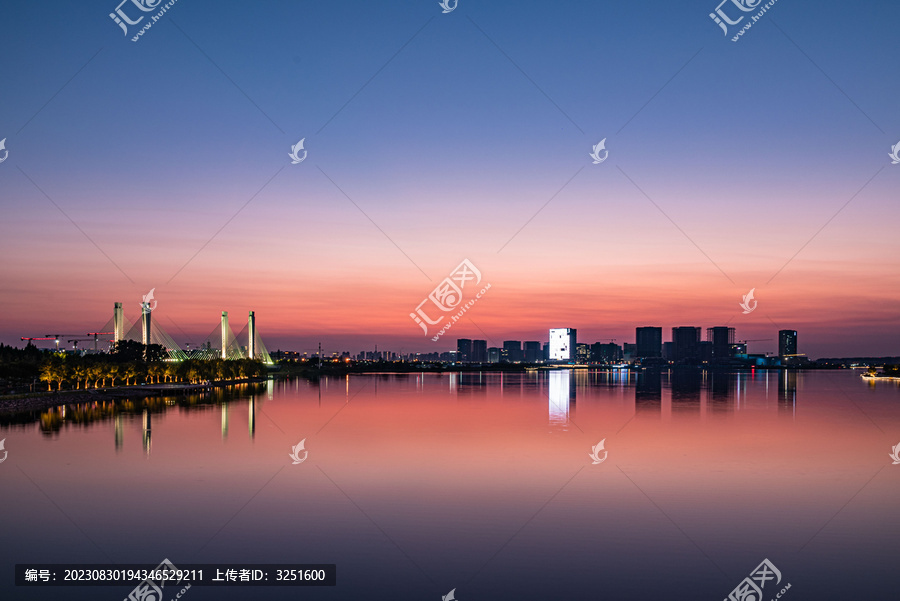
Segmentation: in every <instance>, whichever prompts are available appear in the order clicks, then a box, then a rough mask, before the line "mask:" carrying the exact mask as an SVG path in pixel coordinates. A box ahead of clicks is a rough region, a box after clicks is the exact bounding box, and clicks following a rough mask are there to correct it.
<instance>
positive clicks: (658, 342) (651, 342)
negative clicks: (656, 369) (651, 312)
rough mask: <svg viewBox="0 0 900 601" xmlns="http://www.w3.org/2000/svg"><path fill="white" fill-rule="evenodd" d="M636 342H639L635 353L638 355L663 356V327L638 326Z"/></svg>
mask: <svg viewBox="0 0 900 601" xmlns="http://www.w3.org/2000/svg"><path fill="white" fill-rule="evenodd" d="M635 343H636V344H637V352H636V353H635V355H636V356H637V357H639V358H641V359H646V358H649V357H662V328H658V327H656V326H644V327H643V328H636V329H635Z"/></svg>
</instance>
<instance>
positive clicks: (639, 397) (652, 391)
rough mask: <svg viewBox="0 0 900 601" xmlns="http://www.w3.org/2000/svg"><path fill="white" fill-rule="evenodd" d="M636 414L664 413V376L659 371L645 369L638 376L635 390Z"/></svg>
mask: <svg viewBox="0 0 900 601" xmlns="http://www.w3.org/2000/svg"><path fill="white" fill-rule="evenodd" d="M634 411H635V413H642V414H647V415H650V414H653V415H660V414H661V413H662V374H661V373H660V371H659V370H658V369H645V370H642V371H641V372H639V373H638V374H637V379H636V382H635V389H634Z"/></svg>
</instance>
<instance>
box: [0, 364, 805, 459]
mask: <svg viewBox="0 0 900 601" xmlns="http://www.w3.org/2000/svg"><path fill="white" fill-rule="evenodd" d="M802 377H803V374H802V373H798V372H796V371H778V372H775V371H772V372H737V373H735V372H725V371H721V372H718V371H715V372H704V371H703V370H700V369H669V370H660V369H647V370H643V371H637V372H630V371H628V370H609V371H604V370H594V371H592V370H587V369H556V370H540V371H532V372H526V373H488V372H484V373H483V372H461V373H450V374H443V375H440V376H437V375H434V376H426V375H423V374H416V375H412V376H411V375H409V374H378V375H376V376H349V375H347V376H341V378H340V379H341V380H343V381H341V382H338V381H336V382H333V383H331V382H330V380H331V379H335V380H337V379H336V378H328V377H322V378H318V379H315V380H299V379H298V380H280V381H277V382H276V381H274V380H269V381H267V382H265V383H257V384H241V385H236V386H233V387H231V388H230V389H216V390H212V391H208V392H204V393H201V394H190V395H183V396H177V397H150V398H146V399H126V400H120V401H95V402H90V403H80V404H73V405H68V406H66V405H61V406H59V407H54V408H51V409H47V410H45V411H41V412H26V413H22V414H17V415H13V416H0V425H4V426H8V425H14V424H26V423H34V422H38V423H39V427H40V431H41V432H42V433H43V434H44V435H45V436H53V435H56V434H58V433H59V431H60V430H61V429H62V428H64V427H69V426H70V425H77V426H82V427H89V426H90V425H92V424H94V423H100V422H105V421H108V420H112V421H113V422H114V427H113V435H114V444H115V449H116V450H117V451H118V450H121V449H122V448H123V445H124V439H125V429H126V426H127V423H128V422H129V419H130V416H135V417H136V416H138V415H140V416H141V425H142V427H141V434H142V436H141V438H142V448H143V451H144V453H146V454H148V455H149V454H150V452H151V449H152V433H153V420H154V415H155V414H162V413H164V412H166V411H168V410H170V409H173V408H177V409H178V410H182V411H188V412H193V411H201V412H202V411H209V410H211V409H213V408H214V407H215V406H217V405H218V407H219V413H220V422H221V425H220V427H221V439H222V440H224V439H226V438H227V437H228V432H229V425H230V421H231V409H232V405H233V404H235V403H243V402H246V403H247V428H248V436H249V438H250V439H251V440H252V439H254V438H255V437H256V426H257V424H256V420H257V411H258V410H259V406H258V403H260V402H263V401H264V400H272V399H274V398H276V396H277V395H276V392H280V393H283V392H291V391H295V392H299V391H300V390H301V389H304V388H306V389H314V390H315V394H316V397H317V400H318V404H319V405H321V403H322V397H323V395H324V394H327V393H328V392H329V385H330V384H337V385H339V386H340V387H341V393H342V395H341V396H343V397H344V398H345V401H346V402H350V400H351V399H352V397H353V395H352V394H351V381H353V382H354V383H355V384H359V383H362V385H363V386H365V387H368V388H369V390H370V391H371V392H372V393H373V395H374V396H378V395H379V393H381V394H385V392H384V390H382V391H379V387H378V383H379V381H382V382H387V392H386V394H388V395H392V394H395V393H396V391H397V390H398V389H403V388H410V387H411V388H413V389H414V390H415V391H417V392H421V391H425V390H426V389H429V388H432V387H433V386H434V384H435V383H437V384H438V386H439V387H440V388H443V389H444V390H445V391H447V392H449V394H450V395H451V396H453V397H455V398H457V399H460V400H462V399H470V400H475V399H483V400H490V399H491V398H493V396H492V392H493V393H499V394H500V396H501V397H503V398H518V399H522V400H525V401H528V400H530V399H533V398H535V397H543V398H544V399H546V401H545V402H547V403H548V413H547V419H548V424H549V425H550V426H551V427H552V428H561V429H563V430H566V429H567V428H568V426H569V424H570V423H571V422H573V420H574V419H575V407H576V401H577V400H578V398H579V396H581V397H583V398H584V401H585V402H586V403H588V406H590V404H591V403H595V402H604V403H606V402H610V399H615V401H616V402H617V403H619V404H621V405H623V406H624V407H623V408H625V409H626V410H627V409H628V408H629V407H630V408H631V409H632V410H633V412H634V414H635V415H637V416H638V417H641V418H645V417H650V418H656V419H659V418H675V417H677V418H679V419H704V418H706V417H707V416H724V417H727V416H733V415H734V414H736V413H738V412H740V411H744V410H747V409H749V408H750V407H748V404H747V403H748V400H747V399H748V398H749V396H748V393H747V387H748V385H750V384H751V383H753V384H754V385H755V386H757V387H760V385H762V387H764V390H765V396H766V397H768V395H769V394H770V381H771V388H772V389H775V390H777V403H768V402H766V403H763V404H762V406H760V407H756V409H764V410H771V409H772V408H776V410H775V411H774V413H776V414H777V415H779V416H781V417H791V418H794V417H796V413H797V407H798V402H799V398H798V392H797V390H798V381H799V379H801V378H802ZM776 382H777V384H776ZM773 392H774V391H773ZM601 399H602V401H601Z"/></svg>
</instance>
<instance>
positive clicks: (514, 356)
mask: <svg viewBox="0 0 900 601" xmlns="http://www.w3.org/2000/svg"><path fill="white" fill-rule="evenodd" d="M503 350H504V351H506V361H507V362H509V363H515V362H516V361H522V359H523V356H522V341H521V340H504V341H503Z"/></svg>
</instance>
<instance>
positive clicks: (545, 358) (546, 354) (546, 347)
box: [543, 342, 550, 362]
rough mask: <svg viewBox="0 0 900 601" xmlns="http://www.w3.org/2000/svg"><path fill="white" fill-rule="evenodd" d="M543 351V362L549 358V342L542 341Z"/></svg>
mask: <svg viewBox="0 0 900 601" xmlns="http://www.w3.org/2000/svg"><path fill="white" fill-rule="evenodd" d="M543 352H544V362H547V361H549V360H550V343H549V342H545V343H544V346H543Z"/></svg>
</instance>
